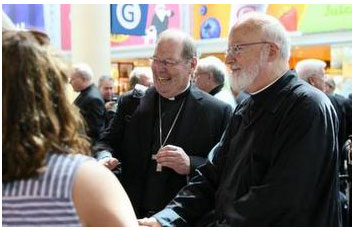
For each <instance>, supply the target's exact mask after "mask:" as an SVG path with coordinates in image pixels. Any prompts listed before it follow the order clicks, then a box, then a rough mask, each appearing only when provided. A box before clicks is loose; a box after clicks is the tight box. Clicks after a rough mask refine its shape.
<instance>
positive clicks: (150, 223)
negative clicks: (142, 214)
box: [138, 217, 161, 227]
mask: <svg viewBox="0 0 355 230" xmlns="http://www.w3.org/2000/svg"><path fill="white" fill-rule="evenodd" d="M138 224H139V226H141V227H161V225H160V223H159V222H158V221H157V219H155V218H154V217H150V218H143V219H139V220H138Z"/></svg>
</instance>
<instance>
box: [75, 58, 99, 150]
mask: <svg viewBox="0 0 355 230" xmlns="http://www.w3.org/2000/svg"><path fill="white" fill-rule="evenodd" d="M93 75H94V74H93V71H92V70H91V68H90V66H89V65H87V64H85V63H79V64H76V65H74V66H73V72H72V74H71V77H70V84H71V85H72V87H73V89H74V91H75V92H80V94H79V96H78V97H77V98H76V99H75V101H74V104H75V105H76V106H78V107H79V109H80V113H81V114H82V116H83V117H84V119H85V121H86V124H87V126H88V132H87V135H88V136H89V137H90V138H91V141H92V142H93V143H95V142H96V141H97V140H98V138H99V135H100V132H101V130H102V128H103V125H104V121H105V103H104V100H103V98H102V96H101V93H100V91H99V90H98V88H97V87H96V86H95V85H94V84H93V83H92V82H91V81H92V78H93Z"/></svg>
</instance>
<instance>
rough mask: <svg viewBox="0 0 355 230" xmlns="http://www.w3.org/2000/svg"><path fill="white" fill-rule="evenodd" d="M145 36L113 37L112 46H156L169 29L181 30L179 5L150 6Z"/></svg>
mask: <svg viewBox="0 0 355 230" xmlns="http://www.w3.org/2000/svg"><path fill="white" fill-rule="evenodd" d="M146 20H147V25H146V30H145V32H146V35H145V36H133V35H112V36H111V46H113V47H117V46H131V45H149V44H154V43H155V41H156V39H157V37H158V36H159V34H160V33H161V32H162V31H164V30H166V29H169V28H180V27H181V25H180V7H179V5H178V4H150V5H149V8H148V15H147V18H146Z"/></svg>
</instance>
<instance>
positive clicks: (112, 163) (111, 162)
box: [99, 157, 120, 170]
mask: <svg viewBox="0 0 355 230" xmlns="http://www.w3.org/2000/svg"><path fill="white" fill-rule="evenodd" d="M99 163H100V164H102V165H103V166H105V167H106V168H108V169H110V170H113V169H114V168H116V167H117V165H119V164H120V162H119V161H118V160H117V159H116V158H113V157H105V158H103V159H101V160H99Z"/></svg>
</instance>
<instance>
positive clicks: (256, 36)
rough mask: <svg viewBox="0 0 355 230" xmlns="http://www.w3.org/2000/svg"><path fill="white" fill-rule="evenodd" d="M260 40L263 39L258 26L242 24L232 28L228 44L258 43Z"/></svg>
mask: <svg viewBox="0 0 355 230" xmlns="http://www.w3.org/2000/svg"><path fill="white" fill-rule="evenodd" d="M262 40H264V39H263V37H262V33H261V27H260V25H255V24H251V23H242V24H236V25H234V26H233V27H232V29H231V31H230V34H229V37H228V44H229V45H231V44H240V43H247V42H258V41H262Z"/></svg>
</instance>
